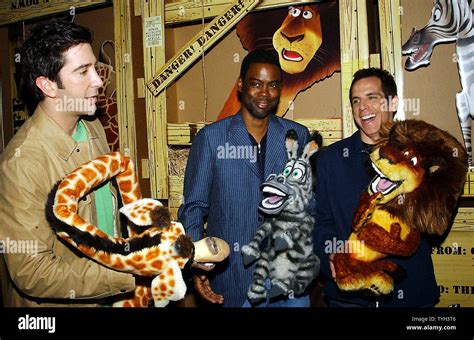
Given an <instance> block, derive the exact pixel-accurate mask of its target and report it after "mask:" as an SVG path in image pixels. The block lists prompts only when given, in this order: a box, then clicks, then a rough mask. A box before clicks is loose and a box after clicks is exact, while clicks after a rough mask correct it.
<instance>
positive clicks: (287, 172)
mask: <svg viewBox="0 0 474 340" xmlns="http://www.w3.org/2000/svg"><path fill="white" fill-rule="evenodd" d="M291 168H292V167H291V166H287V167H286V168H285V170H283V175H284V176H288V175H289V174H290V173H291Z"/></svg>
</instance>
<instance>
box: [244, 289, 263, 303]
mask: <svg viewBox="0 0 474 340" xmlns="http://www.w3.org/2000/svg"><path fill="white" fill-rule="evenodd" d="M247 297H248V298H249V301H250V304H252V305H255V304H257V303H259V302H260V301H262V300H265V299H266V298H267V293H265V290H263V292H261V293H256V292H253V291H250V290H249V292H248V293H247Z"/></svg>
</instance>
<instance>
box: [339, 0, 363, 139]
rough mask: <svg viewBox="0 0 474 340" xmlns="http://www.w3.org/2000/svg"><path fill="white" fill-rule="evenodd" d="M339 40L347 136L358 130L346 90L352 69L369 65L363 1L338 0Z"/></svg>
mask: <svg viewBox="0 0 474 340" xmlns="http://www.w3.org/2000/svg"><path fill="white" fill-rule="evenodd" d="M339 18H340V19H339V27H340V42H341V106H342V135H343V138H346V137H349V136H350V135H352V134H353V133H354V131H356V130H357V127H356V125H355V124H354V120H353V118H352V110H351V105H350V101H349V89H350V86H351V82H352V75H353V74H354V72H355V71H357V70H359V69H361V68H364V67H367V66H369V47H368V46H369V41H368V32H367V6H366V2H365V0H339Z"/></svg>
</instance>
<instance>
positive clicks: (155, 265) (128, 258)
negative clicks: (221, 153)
mask: <svg viewBox="0 0 474 340" xmlns="http://www.w3.org/2000/svg"><path fill="white" fill-rule="evenodd" d="M114 177H115V179H116V181H117V184H118V187H119V191H120V195H121V198H122V202H123V203H124V206H123V207H122V208H121V209H120V212H121V213H123V214H124V215H126V216H127V218H128V219H129V221H130V222H131V223H130V224H129V226H128V230H129V235H130V237H129V238H123V237H112V236H109V235H107V234H105V233H104V232H102V231H101V230H100V229H98V228H97V227H96V226H94V225H93V224H91V223H89V222H87V221H85V220H84V219H83V218H82V217H80V216H79V215H78V211H77V210H78V201H79V199H80V198H81V197H83V196H85V195H86V194H87V193H89V192H90V191H91V190H92V189H94V188H95V187H97V186H99V185H101V184H102V183H104V182H106V181H108V180H110V179H112V178H114ZM46 211H47V218H48V221H49V222H50V224H51V226H52V228H53V229H54V230H55V232H56V234H57V235H58V236H59V237H60V238H61V239H63V240H64V241H65V242H67V243H69V244H70V245H72V246H73V247H74V248H76V249H78V250H79V251H81V252H82V253H83V254H85V255H87V256H88V257H89V258H91V259H93V260H95V261H97V262H98V263H100V264H102V265H104V266H106V267H109V268H112V269H115V270H118V271H122V272H128V273H132V274H135V275H138V276H140V277H145V278H151V277H155V278H153V280H152V281H151V288H150V286H149V282H147V280H146V279H145V280H143V279H142V280H137V282H138V281H140V282H141V281H145V282H144V283H143V284H142V283H137V284H136V289H135V292H134V296H133V297H132V298H129V299H124V300H120V301H117V302H116V303H114V306H115V307H145V306H148V305H149V303H150V302H151V299H152V298H153V300H154V304H155V306H156V307H164V306H166V305H167V304H168V303H169V301H177V300H179V299H182V298H183V297H184V294H185V292H186V284H185V282H184V280H183V277H182V274H181V269H183V268H184V266H185V265H186V263H187V262H188V261H189V260H190V259H193V260H194V261H197V262H203V263H207V262H219V261H222V260H223V259H224V258H226V257H227V256H228V254H229V247H228V245H227V244H226V243H225V242H224V241H222V240H220V239H217V238H207V239H204V240H201V241H199V242H196V243H194V244H193V243H192V242H191V240H190V239H189V238H188V237H186V236H185V235H184V228H183V226H182V225H181V223H179V222H174V221H171V218H170V214H169V211H168V210H167V209H166V208H164V207H163V206H162V204H161V203H160V202H159V201H156V200H153V199H143V198H142V195H141V192H140V188H139V186H138V180H137V176H136V174H135V169H134V165H133V162H132V161H131V160H130V159H129V158H128V157H126V156H124V155H123V154H122V153H120V152H112V153H109V154H105V155H102V156H99V157H97V158H96V159H93V160H91V161H89V162H87V163H85V164H83V165H82V166H80V167H79V168H77V169H75V170H74V171H72V172H71V173H70V174H68V175H67V176H66V177H65V178H64V179H63V180H61V181H60V182H59V183H58V184H57V185H56V186H55V187H54V188H53V190H52V191H51V193H50V197H49V200H48V204H47V207H46ZM193 255H194V257H193ZM208 267H209V269H212V268H213V265H209V266H208Z"/></svg>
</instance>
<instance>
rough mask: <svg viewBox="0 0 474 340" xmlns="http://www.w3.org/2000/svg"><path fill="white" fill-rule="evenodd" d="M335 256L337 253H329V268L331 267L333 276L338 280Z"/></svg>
mask: <svg viewBox="0 0 474 340" xmlns="http://www.w3.org/2000/svg"><path fill="white" fill-rule="evenodd" d="M334 256H335V254H331V255H329V268H331V276H332V278H333V280H334V281H336V269H335V267H334Z"/></svg>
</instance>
